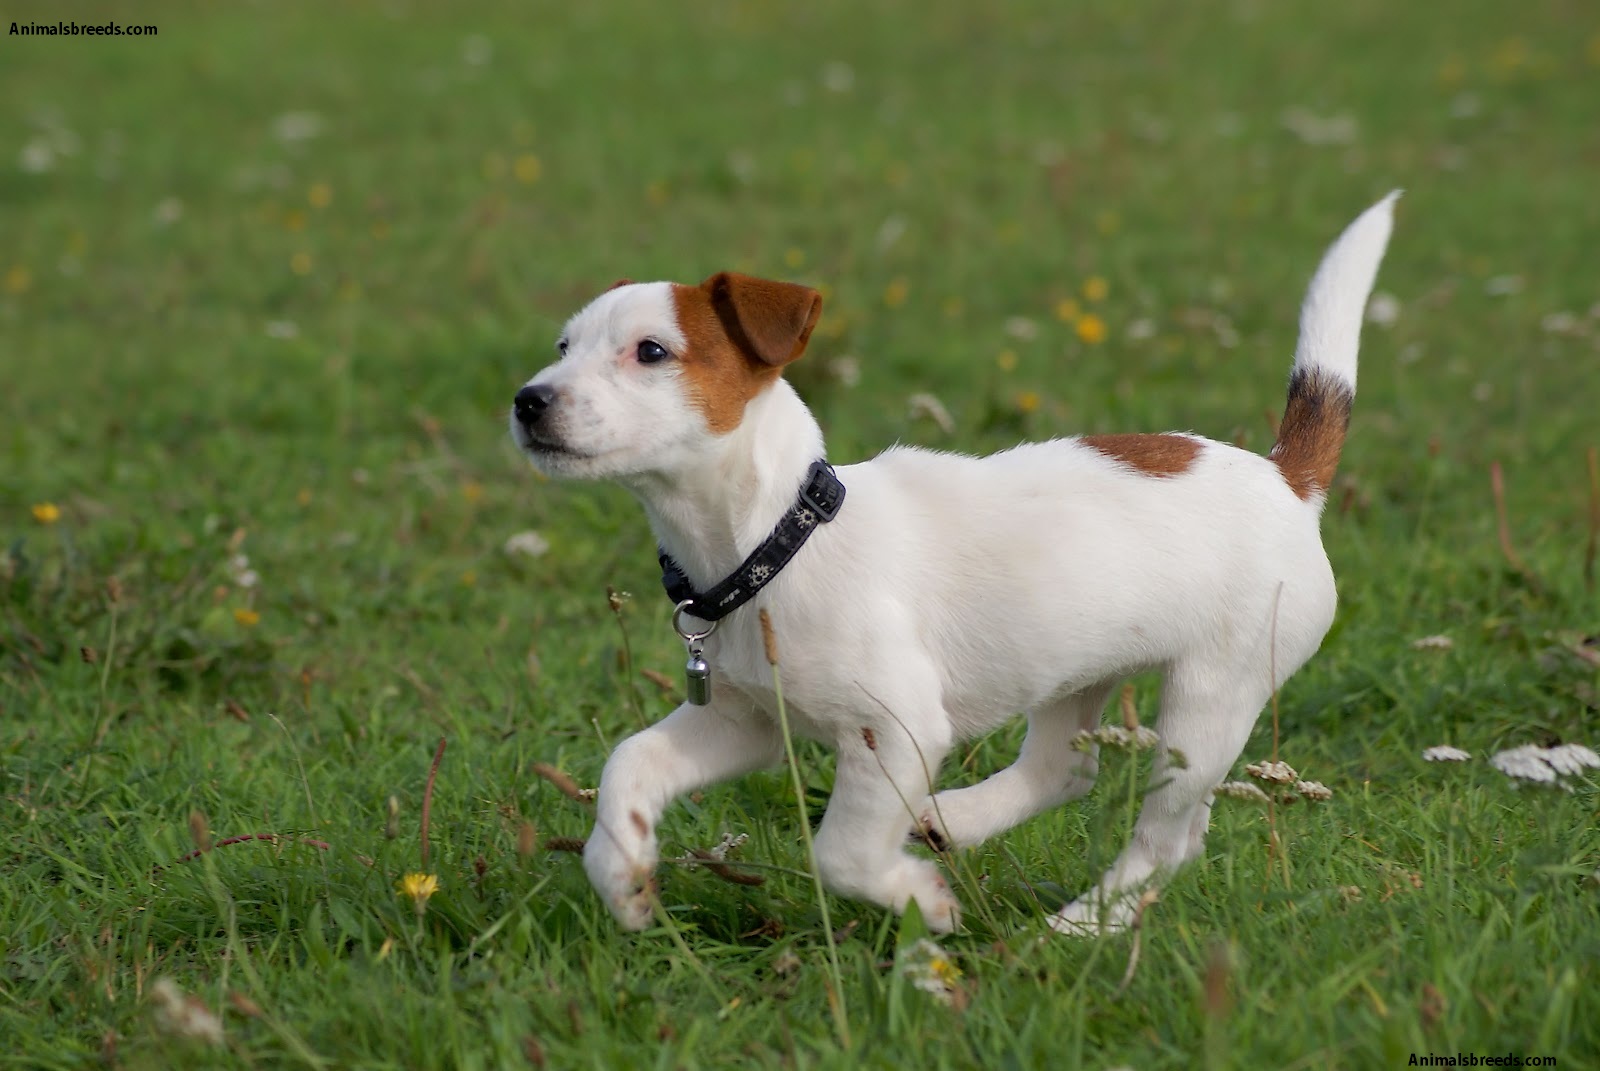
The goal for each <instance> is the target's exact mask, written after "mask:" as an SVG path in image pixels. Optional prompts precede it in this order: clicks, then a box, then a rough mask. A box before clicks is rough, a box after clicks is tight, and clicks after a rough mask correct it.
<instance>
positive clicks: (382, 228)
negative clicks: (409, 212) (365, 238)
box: [372, 219, 389, 242]
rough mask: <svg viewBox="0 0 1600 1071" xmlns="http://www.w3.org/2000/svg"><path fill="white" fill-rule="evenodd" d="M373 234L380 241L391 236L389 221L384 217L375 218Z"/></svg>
mask: <svg viewBox="0 0 1600 1071" xmlns="http://www.w3.org/2000/svg"><path fill="white" fill-rule="evenodd" d="M372 236H373V237H374V238H376V239H377V240H378V241H380V242H381V241H383V240H384V239H385V238H387V237H389V221H388V220H383V219H377V220H373V221H372Z"/></svg>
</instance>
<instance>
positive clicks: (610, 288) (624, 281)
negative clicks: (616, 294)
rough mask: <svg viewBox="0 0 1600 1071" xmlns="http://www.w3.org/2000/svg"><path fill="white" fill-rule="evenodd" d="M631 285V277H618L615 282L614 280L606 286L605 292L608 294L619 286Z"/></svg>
mask: <svg viewBox="0 0 1600 1071" xmlns="http://www.w3.org/2000/svg"><path fill="white" fill-rule="evenodd" d="M632 285H633V280H632V279H618V280H617V281H616V282H614V283H612V284H611V285H610V286H608V287H606V293H608V294H609V293H611V291H613V290H615V289H616V288H617V287H619V286H632Z"/></svg>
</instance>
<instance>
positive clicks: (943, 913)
mask: <svg viewBox="0 0 1600 1071" xmlns="http://www.w3.org/2000/svg"><path fill="white" fill-rule="evenodd" d="M892 879H893V882H894V892H893V905H894V909H895V910H896V911H902V912H903V911H904V910H905V909H906V905H907V904H909V903H910V902H911V901H913V900H915V901H916V902H917V909H918V910H919V911H921V912H922V920H923V921H924V922H925V923H927V925H928V929H929V930H931V931H933V932H934V933H950V932H951V931H952V930H955V929H956V928H958V927H959V926H960V925H961V901H960V900H957V899H956V895H955V893H953V892H951V891H950V883H949V882H948V881H946V880H945V876H944V874H942V873H941V872H940V871H939V868H938V867H937V866H935V865H934V864H932V863H930V862H927V861H926V860H923V859H909V858H908V859H906V860H904V862H902V863H901V864H900V865H899V866H897V867H896V868H895V873H894V874H893V875H892Z"/></svg>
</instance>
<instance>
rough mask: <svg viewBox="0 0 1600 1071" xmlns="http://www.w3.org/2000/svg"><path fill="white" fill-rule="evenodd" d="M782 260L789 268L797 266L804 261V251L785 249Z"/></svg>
mask: <svg viewBox="0 0 1600 1071" xmlns="http://www.w3.org/2000/svg"><path fill="white" fill-rule="evenodd" d="M783 262H784V264H786V265H787V266H789V267H791V268H798V267H800V266H801V265H802V264H804V263H805V262H806V253H805V250H803V249H794V248H790V249H786V250H784V253H783Z"/></svg>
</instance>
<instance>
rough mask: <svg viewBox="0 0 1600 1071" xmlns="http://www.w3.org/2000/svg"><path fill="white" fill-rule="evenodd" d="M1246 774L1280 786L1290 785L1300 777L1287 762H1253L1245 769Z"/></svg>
mask: <svg viewBox="0 0 1600 1071" xmlns="http://www.w3.org/2000/svg"><path fill="white" fill-rule="evenodd" d="M1244 772H1245V773H1247V774H1249V775H1250V776H1251V777H1256V778H1259V779H1261V780H1262V781H1271V782H1273V783H1275V784H1279V785H1287V784H1290V783H1291V782H1293V781H1294V780H1295V779H1296V778H1298V777H1299V776H1300V775H1299V774H1298V773H1296V772H1295V769H1294V767H1293V766H1290V765H1289V764H1288V763H1287V762H1252V763H1250V765H1248V766H1246V767H1245V768H1244Z"/></svg>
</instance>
